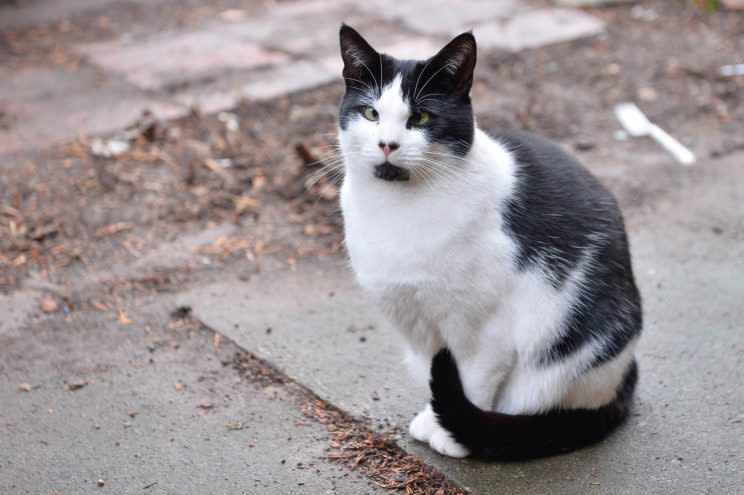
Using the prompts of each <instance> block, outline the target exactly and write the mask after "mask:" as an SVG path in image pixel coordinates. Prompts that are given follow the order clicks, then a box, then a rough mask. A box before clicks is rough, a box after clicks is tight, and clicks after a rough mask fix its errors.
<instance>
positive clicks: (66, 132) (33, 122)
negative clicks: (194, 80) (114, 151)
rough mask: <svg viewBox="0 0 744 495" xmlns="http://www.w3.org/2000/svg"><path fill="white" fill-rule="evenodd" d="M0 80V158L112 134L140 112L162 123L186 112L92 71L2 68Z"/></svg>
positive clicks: (175, 105) (154, 96) (124, 83)
mask: <svg viewBox="0 0 744 495" xmlns="http://www.w3.org/2000/svg"><path fill="white" fill-rule="evenodd" d="M0 80H2V81H3V84H2V85H0V107H2V108H3V112H4V113H5V114H6V118H7V120H8V124H7V126H6V127H0V154H2V153H10V152H12V151H16V150H20V149H41V148H46V147H48V146H50V145H52V144H56V143H60V142H64V141H67V140H69V139H72V138H75V137H77V136H80V135H89V134H100V133H106V132H112V131H115V130H118V129H121V128H123V127H125V126H127V125H129V124H131V123H132V122H133V121H135V120H136V119H137V118H138V117H139V116H140V115H141V113H142V111H143V110H144V109H149V110H150V111H151V112H152V113H153V114H154V115H155V116H156V117H158V118H164V119H166V118H175V117H179V116H182V115H184V114H186V113H187V112H188V108H187V107H185V106H183V105H180V104H177V103H174V102H170V101H168V100H166V99H163V98H159V97H158V96H156V95H147V94H144V93H143V92H141V91H139V90H138V89H137V88H136V87H133V86H131V85H129V84H127V83H126V82H123V81H120V80H118V79H117V78H111V77H109V76H108V75H107V74H102V73H101V72H100V71H98V70H96V69H95V68H92V67H80V68H78V69H70V68H66V67H30V68H21V69H13V68H10V67H2V68H0Z"/></svg>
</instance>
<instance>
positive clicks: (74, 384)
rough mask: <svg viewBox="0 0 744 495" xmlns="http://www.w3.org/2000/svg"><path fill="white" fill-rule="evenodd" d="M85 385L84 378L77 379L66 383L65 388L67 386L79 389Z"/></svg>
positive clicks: (86, 383) (71, 388)
mask: <svg viewBox="0 0 744 495" xmlns="http://www.w3.org/2000/svg"><path fill="white" fill-rule="evenodd" d="M86 385H88V382H87V381H86V380H77V381H74V382H70V383H68V384H67V388H69V389H70V390H80V389H81V388H83V387H85V386H86Z"/></svg>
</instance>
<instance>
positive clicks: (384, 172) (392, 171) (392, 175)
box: [375, 162, 410, 182]
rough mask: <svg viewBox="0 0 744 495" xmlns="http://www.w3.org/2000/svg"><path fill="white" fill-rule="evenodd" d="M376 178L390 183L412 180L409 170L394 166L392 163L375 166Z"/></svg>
mask: <svg viewBox="0 0 744 495" xmlns="http://www.w3.org/2000/svg"><path fill="white" fill-rule="evenodd" d="M375 177H377V178H378V179H382V180H386V181H388V182H394V181H407V180H408V179H410V175H409V174H408V170H406V169H404V168H402V167H398V166H397V165H393V164H392V163H390V162H385V163H382V164H380V165H376V166H375Z"/></svg>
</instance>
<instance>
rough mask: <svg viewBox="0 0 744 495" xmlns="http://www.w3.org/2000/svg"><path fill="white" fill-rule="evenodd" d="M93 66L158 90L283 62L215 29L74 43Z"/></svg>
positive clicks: (279, 55) (283, 57)
mask: <svg viewBox="0 0 744 495" xmlns="http://www.w3.org/2000/svg"><path fill="white" fill-rule="evenodd" d="M74 50H75V51H76V52H77V53H79V54H80V55H84V56H86V57H88V59H89V60H90V61H91V62H93V63H94V64H96V65H98V66H100V67H102V68H104V69H106V70H109V71H111V72H114V73H118V74H120V75H121V76H123V77H124V78H125V79H127V80H128V81H129V82H131V83H132V84H134V85H136V86H138V87H139V88H141V89H144V90H162V89H167V87H169V86H171V87H172V86H177V85H179V84H183V83H185V82H186V81H189V80H192V79H199V78H200V77H206V76H207V75H208V76H210V77H212V78H214V77H217V76H219V74H220V73H221V72H227V71H229V70H239V69H253V68H256V67H261V66H266V65H275V64H279V63H283V62H287V61H288V60H289V57H288V56H287V55H286V54H284V53H281V52H277V51H271V50H266V49H264V48H263V47H261V46H260V45H258V44H256V43H252V42H249V41H245V40H241V39H239V38H237V37H234V36H230V35H229V32H227V33H226V32H225V31H223V30H220V29H219V28H218V27H212V28H206V29H201V30H195V31H190V32H173V33H168V34H164V35H160V36H156V37H153V38H149V39H145V40H131V41H128V40H115V41H110V42H98V43H93V44H84V45H77V46H76V47H74Z"/></svg>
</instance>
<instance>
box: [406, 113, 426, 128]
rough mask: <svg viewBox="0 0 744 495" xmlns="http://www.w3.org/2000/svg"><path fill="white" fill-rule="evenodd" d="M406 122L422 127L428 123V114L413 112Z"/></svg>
mask: <svg viewBox="0 0 744 495" xmlns="http://www.w3.org/2000/svg"><path fill="white" fill-rule="evenodd" d="M408 120H409V122H410V123H411V124H413V125H424V124H426V123H427V122H429V112H419V111H416V112H413V113H412V114H411V118H410V119H408Z"/></svg>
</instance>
